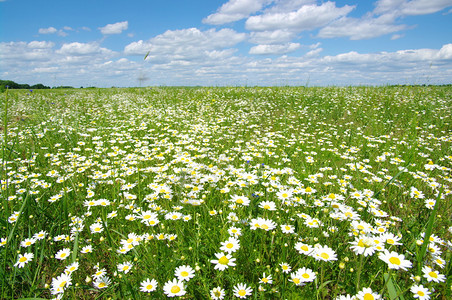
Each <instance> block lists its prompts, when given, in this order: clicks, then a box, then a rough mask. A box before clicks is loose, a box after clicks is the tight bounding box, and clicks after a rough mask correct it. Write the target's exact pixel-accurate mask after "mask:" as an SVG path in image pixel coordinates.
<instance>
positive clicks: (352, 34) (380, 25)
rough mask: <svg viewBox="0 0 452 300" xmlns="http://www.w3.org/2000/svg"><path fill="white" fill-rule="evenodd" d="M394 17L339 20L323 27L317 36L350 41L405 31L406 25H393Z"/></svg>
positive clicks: (388, 15) (345, 18) (386, 15)
mask: <svg viewBox="0 0 452 300" xmlns="http://www.w3.org/2000/svg"><path fill="white" fill-rule="evenodd" d="M394 21H395V16H394V15H391V14H385V15H381V16H379V17H377V18H374V17H372V16H370V15H366V16H365V17H363V18H361V19H356V18H347V17H344V18H341V19H339V20H337V21H335V22H333V23H331V24H329V25H327V26H325V27H323V28H322V29H321V30H320V31H319V34H318V36H319V37H321V38H333V37H349V38H350V39H351V40H362V39H370V38H374V37H378V36H381V35H385V34H389V33H393V32H397V31H400V30H403V29H406V28H407V26H406V25H396V24H394Z"/></svg>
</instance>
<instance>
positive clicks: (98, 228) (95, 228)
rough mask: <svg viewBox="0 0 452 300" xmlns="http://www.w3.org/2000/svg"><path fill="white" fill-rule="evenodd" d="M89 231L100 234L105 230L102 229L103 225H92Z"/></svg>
mask: <svg viewBox="0 0 452 300" xmlns="http://www.w3.org/2000/svg"><path fill="white" fill-rule="evenodd" d="M89 229H90V230H91V233H100V232H102V231H103V230H104V228H103V227H102V223H94V224H91V226H90V227H89Z"/></svg>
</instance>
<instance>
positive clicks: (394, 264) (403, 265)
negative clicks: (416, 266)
mask: <svg viewBox="0 0 452 300" xmlns="http://www.w3.org/2000/svg"><path fill="white" fill-rule="evenodd" d="M378 258H380V259H381V260H382V261H384V262H385V263H387V264H388V267H389V268H390V269H396V270H398V269H402V270H405V271H406V270H407V268H411V266H412V263H411V262H410V261H409V260H406V259H405V256H404V255H403V254H398V253H397V252H394V251H392V252H389V251H388V250H384V252H383V253H380V255H379V256H378Z"/></svg>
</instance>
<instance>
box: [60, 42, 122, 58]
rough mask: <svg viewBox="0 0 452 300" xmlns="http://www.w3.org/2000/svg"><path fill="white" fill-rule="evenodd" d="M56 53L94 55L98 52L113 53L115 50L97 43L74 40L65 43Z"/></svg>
mask: <svg viewBox="0 0 452 300" xmlns="http://www.w3.org/2000/svg"><path fill="white" fill-rule="evenodd" d="M56 53H59V54H63V55H73V56H79V55H92V54H96V53H102V54H112V53H113V51H111V50H109V49H106V48H101V47H100V46H99V45H98V44H96V43H78V42H74V43H69V44H63V45H62V46H61V48H60V49H59V50H57V51H56Z"/></svg>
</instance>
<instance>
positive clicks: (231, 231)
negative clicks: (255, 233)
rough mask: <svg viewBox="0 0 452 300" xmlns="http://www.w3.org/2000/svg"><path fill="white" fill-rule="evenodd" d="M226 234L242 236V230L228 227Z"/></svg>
mask: <svg viewBox="0 0 452 300" xmlns="http://www.w3.org/2000/svg"><path fill="white" fill-rule="evenodd" d="M228 233H229V234H230V235H232V236H235V237H238V236H240V235H242V229H241V228H237V227H230V228H229V229H228Z"/></svg>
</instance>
